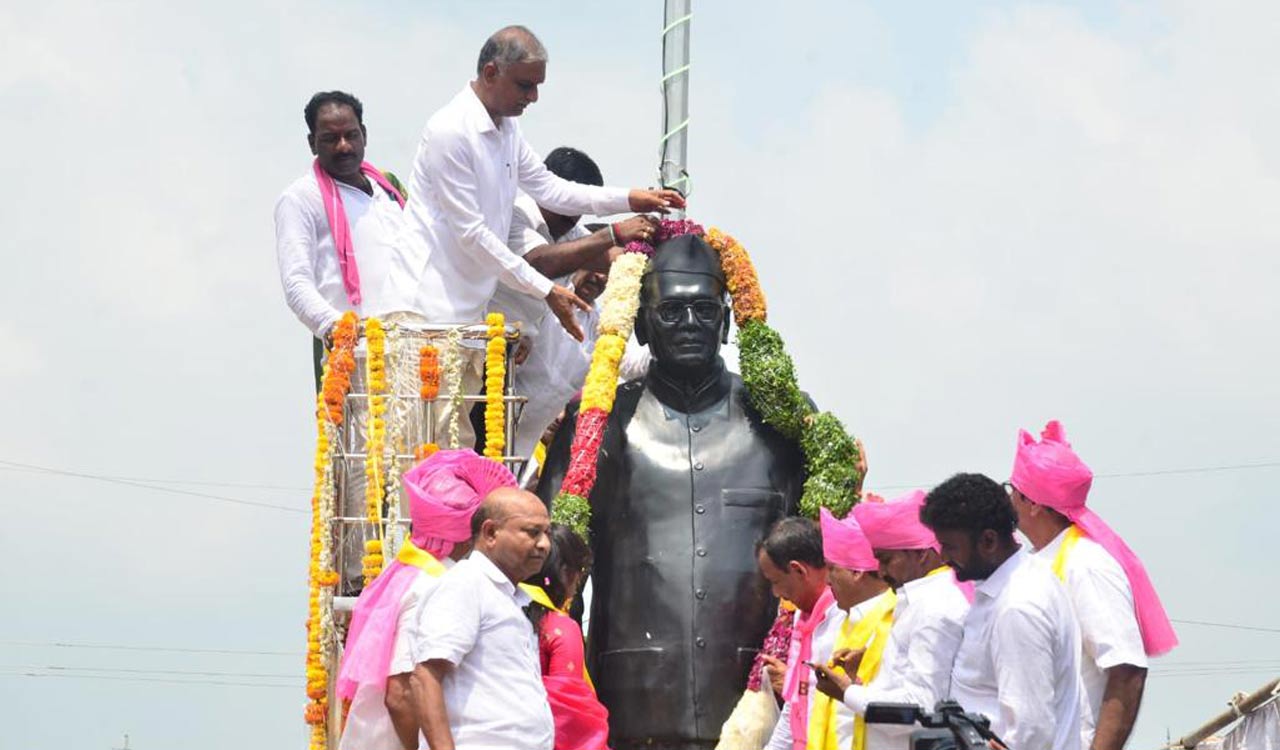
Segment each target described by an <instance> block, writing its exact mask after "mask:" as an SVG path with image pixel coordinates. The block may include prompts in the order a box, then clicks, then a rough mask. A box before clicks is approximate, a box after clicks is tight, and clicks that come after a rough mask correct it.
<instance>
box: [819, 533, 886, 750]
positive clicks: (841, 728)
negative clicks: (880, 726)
mask: <svg viewBox="0 0 1280 750" xmlns="http://www.w3.org/2000/svg"><path fill="white" fill-rule="evenodd" d="M818 520H819V525H820V526H821V527H822V554H823V557H825V558H826V560H827V586H829V587H830V588H831V594H832V595H833V596H834V597H835V599H836V606H837V607H839V608H840V609H841V610H844V611H845V612H846V613H847V614H846V615H845V618H844V622H843V623H842V624H841V626H840V633H839V635H838V636H837V638H836V645H835V649H834V650H833V651H832V653H831V654H829V655H828V656H829V657H834V656H835V654H837V653H841V652H842V651H845V650H865V651H866V652H867V653H868V654H869V655H870V656H869V658H864V659H863V663H862V664H860V665H859V670H863V669H864V667H866V668H867V669H865V670H864V671H866V672H869V673H870V674H871V676H872V677H874V675H875V674H877V672H875V671H872V668H874V669H875V670H878V669H879V667H878V666H877V665H878V664H879V662H880V658H881V656H882V655H883V653H884V642H885V641H887V640H888V637H889V633H888V627H889V626H890V624H891V623H892V622H893V609H894V604H895V599H896V597H895V595H894V593H893V590H892V589H890V588H889V585H888V584H887V583H885V582H884V579H883V578H881V577H880V561H879V560H877V559H876V555H875V551H874V550H873V549H872V548H871V543H870V542H869V541H868V540H867V535H866V533H865V532H863V530H862V526H861V525H860V524H859V523H858V521H857V519H856V518H854V517H853V514H849V515H847V516H845V517H844V518H843V519H837V518H836V517H835V516H833V515H831V513H830V512H829V511H827V509H826V508H823V509H822V511H821V515H820V517H819V519H818ZM814 661H815V662H818V663H820V664H822V666H823V667H824V669H820V670H817V671H818V675H817V683H816V685H817V687H818V690H819V691H821V690H822V683H823V680H824V678H823V673H824V672H825V671H827V669H828V668H830V667H831V666H834V665H833V664H832V663H831V662H823V661H822V660H821V659H815V660H814ZM872 662H875V664H874V665H873V664H872ZM827 679H829V678H827ZM813 711H814V713H816V714H819V715H818V716H816V717H812V718H810V721H809V743H808V748H809V750H848V748H851V747H865V744H866V743H865V741H864V742H861V743H857V744H855V742H856V737H857V735H858V734H859V733H861V734H863V735H864V736H865V734H866V728H865V726H864V725H862V724H861V723H860V722H856V721H855V715H854V713H853V710H852V709H850V708H849V707H848V706H846V705H845V704H844V702H843V701H841V700H840V699H839V698H838V697H837V698H834V699H833V698H832V696H831V695H829V694H823V693H820V694H819V695H816V696H814V702H813ZM824 711H825V712H827V713H826V715H825V716H824V715H822V714H823V713H824ZM824 725H825V726H826V727H827V730H826V731H825V732H823V731H822V727H823V726H824Z"/></svg>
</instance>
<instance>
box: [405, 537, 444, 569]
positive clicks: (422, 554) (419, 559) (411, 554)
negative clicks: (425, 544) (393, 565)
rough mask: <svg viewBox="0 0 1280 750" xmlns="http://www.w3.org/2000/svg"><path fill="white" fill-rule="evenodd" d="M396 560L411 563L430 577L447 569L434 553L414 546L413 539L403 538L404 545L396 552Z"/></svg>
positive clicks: (406, 563)
mask: <svg viewBox="0 0 1280 750" xmlns="http://www.w3.org/2000/svg"><path fill="white" fill-rule="evenodd" d="M396 560H398V561H400V562H402V563H404V564H405V565H412V566H413V567H415V568H418V569H419V570H421V571H422V572H424V573H426V574H427V575H429V576H431V577H432V578H439V577H440V576H442V575H444V573H445V571H446V570H448V568H446V567H445V566H444V563H442V562H440V561H439V560H437V559H436V556H435V555H433V554H431V553H430V552H428V551H426V550H425V549H419V548H418V547H416V546H414V544H413V541H412V540H409V539H405V540H404V546H402V547H401V548H400V551H399V552H397V553H396Z"/></svg>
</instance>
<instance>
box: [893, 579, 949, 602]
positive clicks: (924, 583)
mask: <svg viewBox="0 0 1280 750" xmlns="http://www.w3.org/2000/svg"><path fill="white" fill-rule="evenodd" d="M951 579H952V575H951V573H950V571H948V572H946V573H934V574H933V575H923V576H920V577H919V578H917V579H915V580H914V581H907V582H906V583H904V584H902V587H901V588H899V589H898V590H897V594H898V599H899V600H901V602H902V603H903V604H910V603H911V596H912V595H913V594H914V595H915V596H920V594H921V593H923V592H924V590H925V589H927V588H930V587H932V586H934V585H935V584H936V583H937V581H946V582H947V583H948V584H950V583H951Z"/></svg>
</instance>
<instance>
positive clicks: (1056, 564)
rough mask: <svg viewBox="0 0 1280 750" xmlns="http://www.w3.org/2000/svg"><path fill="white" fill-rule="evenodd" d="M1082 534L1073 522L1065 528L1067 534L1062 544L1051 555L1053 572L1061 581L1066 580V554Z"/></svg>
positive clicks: (1069, 552) (1068, 553)
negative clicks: (1055, 552)
mask: <svg viewBox="0 0 1280 750" xmlns="http://www.w3.org/2000/svg"><path fill="white" fill-rule="evenodd" d="M1082 536H1084V535H1083V534H1081V533H1080V527H1079V526H1076V525H1075V524H1074V523H1073V524H1071V526H1069V527H1068V528H1067V535H1066V537H1064V538H1063V540H1062V546H1061V547H1059V548H1058V554H1056V555H1054V556H1053V574H1054V575H1056V576H1057V577H1058V580H1060V581H1062V582H1063V583H1065V582H1066V580H1067V555H1070V554H1071V550H1072V549H1074V548H1075V546H1076V543H1077V542H1079V541H1080V537H1082Z"/></svg>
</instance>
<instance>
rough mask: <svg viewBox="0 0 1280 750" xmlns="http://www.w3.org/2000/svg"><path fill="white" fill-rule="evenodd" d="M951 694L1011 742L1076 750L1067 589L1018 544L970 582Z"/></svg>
mask: <svg viewBox="0 0 1280 750" xmlns="http://www.w3.org/2000/svg"><path fill="white" fill-rule="evenodd" d="M951 697H952V699H953V700H955V701H956V702H958V703H959V704H960V705H961V706H963V707H964V709H965V710H966V711H971V712H973V711H976V712H978V713H982V714H986V715H987V717H988V718H990V719H991V729H992V731H994V732H995V733H996V734H997V735H998V736H999V737H1000V738H1001V739H1003V740H1004V741H1005V744H1006V745H1008V746H1009V747H1010V748H1016V749H1017V750H1080V713H1081V706H1080V703H1081V698H1080V629H1079V627H1078V626H1077V625H1076V619H1075V614H1074V613H1073V612H1072V611H1071V601H1070V600H1069V599H1068V598H1067V592H1066V589H1065V588H1063V586H1062V584H1061V583H1060V582H1059V581H1058V578H1057V576H1055V575H1054V574H1053V571H1052V570H1050V569H1049V566H1048V565H1046V564H1045V563H1044V562H1043V561H1041V560H1039V559H1036V558H1035V557H1033V556H1032V555H1031V554H1030V553H1028V552H1027V551H1026V550H1025V549H1019V550H1018V551H1017V552H1016V553H1014V554H1013V555H1012V556H1010V557H1009V559H1007V560H1005V561H1004V563H1003V564H1002V565H1001V566H1000V567H999V568H997V569H996V571H995V572H994V573H992V574H991V576H990V577H989V578H987V579H986V580H984V581H982V582H980V583H979V584H978V586H977V588H976V589H975V590H974V600H973V606H972V607H970V609H969V615H968V616H967V617H966V618H965V621H964V639H963V640H962V641H961V643H960V650H959V651H958V652H957V653H956V662H955V670H954V671H953V672H952V675H951Z"/></svg>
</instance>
